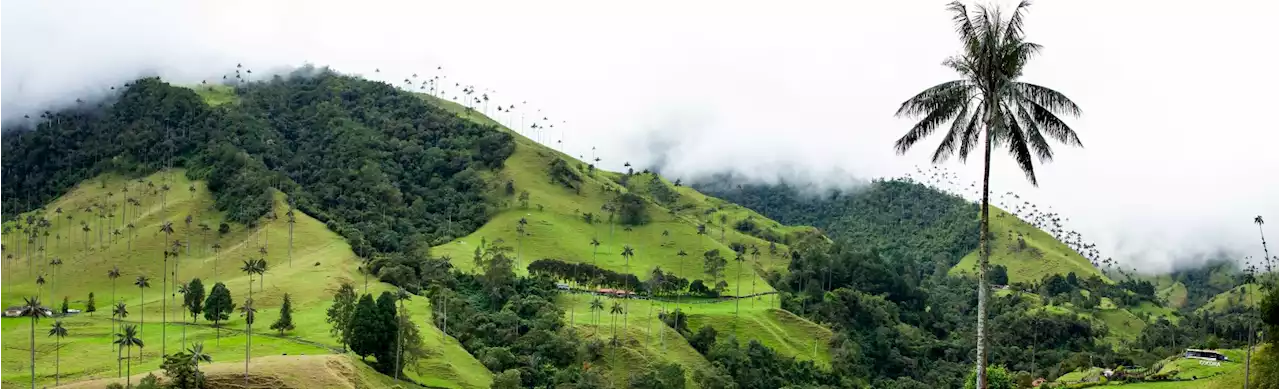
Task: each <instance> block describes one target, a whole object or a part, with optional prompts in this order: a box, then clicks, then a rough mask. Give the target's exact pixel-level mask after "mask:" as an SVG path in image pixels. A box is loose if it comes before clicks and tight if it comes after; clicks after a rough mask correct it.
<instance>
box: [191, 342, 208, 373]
mask: <svg viewBox="0 0 1280 389" xmlns="http://www.w3.org/2000/svg"><path fill="white" fill-rule="evenodd" d="M187 354H191V364H193V365H195V366H196V371H200V362H206V363H208V362H213V356H212V355H209V354H206V353H205V352H204V342H195V343H192V344H191V348H189V349H187Z"/></svg>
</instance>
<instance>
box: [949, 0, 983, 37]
mask: <svg viewBox="0 0 1280 389" xmlns="http://www.w3.org/2000/svg"><path fill="white" fill-rule="evenodd" d="M947 10H948V11H951V13H952V15H951V21H952V22H954V23H955V25H956V34H959V35H960V40H961V41H964V42H965V44H968V43H969V42H973V41H976V40H977V39H978V36H977V34H976V33H975V29H974V27H973V20H972V19H970V18H969V7H967V6H965V5H964V3H962V2H960V1H958V0H957V1H953V2H951V4H947Z"/></svg>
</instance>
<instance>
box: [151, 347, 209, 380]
mask: <svg viewBox="0 0 1280 389" xmlns="http://www.w3.org/2000/svg"><path fill="white" fill-rule="evenodd" d="M160 368H161V369H164V375H165V377H167V379H166V380H165V387H168V388H173V389H201V388H204V387H205V380H204V373H203V372H201V371H200V370H199V369H197V368H196V364H195V361H193V360H192V359H191V355H190V354H187V353H184V352H178V353H177V354H170V355H165V356H164V362H163V363H162V364H161V365H160Z"/></svg>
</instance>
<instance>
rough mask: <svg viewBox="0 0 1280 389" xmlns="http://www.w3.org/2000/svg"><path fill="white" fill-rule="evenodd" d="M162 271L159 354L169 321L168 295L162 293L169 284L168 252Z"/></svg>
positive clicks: (162, 348) (162, 353)
mask: <svg viewBox="0 0 1280 389" xmlns="http://www.w3.org/2000/svg"><path fill="white" fill-rule="evenodd" d="M168 236H169V235H168V234H165V240H166V241H168V240H169V239H168ZM163 272H164V274H161V275H160V290H161V292H160V355H165V352H164V343H165V342H164V340H165V327H168V325H166V324H165V323H166V322H168V321H169V296H165V295H164V293H166V292H168V291H169V285H168V282H169V255H168V254H166V255H165V256H164V268H163Z"/></svg>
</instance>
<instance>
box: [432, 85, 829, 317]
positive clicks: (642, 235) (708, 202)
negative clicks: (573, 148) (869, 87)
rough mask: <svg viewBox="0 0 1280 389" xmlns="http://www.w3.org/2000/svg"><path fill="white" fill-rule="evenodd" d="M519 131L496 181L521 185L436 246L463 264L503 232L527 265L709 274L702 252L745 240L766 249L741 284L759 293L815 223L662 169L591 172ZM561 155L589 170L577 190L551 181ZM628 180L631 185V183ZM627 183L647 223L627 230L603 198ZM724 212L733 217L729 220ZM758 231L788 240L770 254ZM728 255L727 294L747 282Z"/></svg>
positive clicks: (461, 111) (500, 190)
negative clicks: (613, 219)
mask: <svg viewBox="0 0 1280 389" xmlns="http://www.w3.org/2000/svg"><path fill="white" fill-rule="evenodd" d="M423 98H424V99H427V100H428V101H430V102H433V103H435V104H437V105H439V106H441V107H444V108H445V109H447V110H450V111H453V112H455V113H457V114H458V115H460V116H462V117H464V118H468V119H471V120H475V121H477V122H479V123H483V124H490V125H495V126H499V127H500V128H503V129H504V130H505V131H511V130H510V129H506V128H505V127H501V125H500V124H498V123H497V122H494V121H493V120H492V119H490V118H488V117H485V116H484V115H481V114H480V113H478V112H475V111H471V110H467V109H466V108H464V107H461V106H459V105H457V104H455V103H452V102H448V101H443V100H440V99H436V98H433V97H431V96H426V95H424V96H423ZM512 133H513V134H514V132H512ZM515 138H516V149H515V153H514V154H512V155H511V157H510V158H508V159H507V161H506V163H505V165H504V167H503V168H502V169H501V170H500V171H499V172H498V174H497V175H498V179H497V182H508V181H509V182H511V184H512V187H513V188H514V193H515V194H508V193H506V188H505V186H504V185H500V186H499V187H496V188H493V196H495V197H498V198H500V199H502V202H503V203H504V205H505V206H504V207H503V209H502V210H500V211H499V212H498V213H497V214H496V215H494V216H493V217H492V218H491V219H490V220H489V222H487V223H485V225H484V226H483V227H481V228H480V229H479V230H477V231H475V232H473V233H471V234H470V235H467V236H464V237H461V238H459V239H456V240H454V241H451V242H449V243H446V244H443V245H439V246H436V247H434V248H433V249H432V250H433V252H434V253H436V254H437V255H447V256H449V257H450V258H453V260H454V261H453V262H454V265H455V266H457V267H459V268H461V269H464V270H466V269H471V268H472V267H473V266H474V264H473V262H472V261H471V258H472V257H473V255H474V251H475V248H476V245H478V244H480V241H481V239H485V240H487V241H493V240H495V239H502V240H503V241H504V242H506V243H507V244H509V245H511V246H512V247H518V248H519V252H520V255H519V257H520V265H521V266H520V269H521V270H520V271H523V266H524V265H527V264H528V263H529V262H532V261H533V260H537V259H541V258H555V259H561V260H565V261H576V262H593V263H597V264H598V266H600V267H602V268H606V269H610V270H614V271H619V272H631V273H634V274H636V275H637V276H639V277H640V278H641V279H642V280H643V279H646V278H648V277H647V275H648V274H649V272H650V271H651V270H653V268H654V267H655V266H660V267H662V269H663V270H665V271H674V272H675V273H676V274H679V275H680V276H681V277H684V278H688V279H690V280H694V279H705V280H708V281H710V278H709V277H708V276H707V275H706V274H705V273H704V272H703V270H702V255H701V254H702V253H703V252H705V251H707V250H712V249H719V250H720V251H721V253H722V254H731V253H732V251H731V249H730V248H729V245H730V244H731V243H741V244H743V245H746V246H755V247H756V248H757V249H759V250H760V252H761V255H760V257H759V261H758V262H756V261H753V260H752V259H751V258H748V261H750V262H747V263H745V264H744V266H743V269H744V270H743V272H742V278H741V283H742V292H741V293H742V294H743V295H747V294H751V293H752V292H751V291H752V290H753V285H754V290H755V293H762V292H769V291H772V288H770V286H769V285H768V284H767V283H766V282H765V281H764V279H763V277H764V274H765V272H767V271H769V270H774V271H785V270H786V265H787V263H788V260H787V258H786V256H785V255H784V254H785V253H786V252H787V249H786V248H787V246H786V244H785V242H787V241H790V240H794V239H798V238H799V236H801V235H804V234H807V233H812V232H813V231H814V230H813V229H812V228H810V227H792V226H783V225H781V224H779V223H777V222H774V221H772V220H768V219H767V218H765V217H763V216H760V215H759V214H757V213H755V212H752V211H750V210H747V209H745V208H742V207H739V206H736V205H732V204H729V203H727V202H724V201H723V200H719V199H715V198H710V197H707V196H705V195H703V194H701V193H699V192H697V191H695V190H693V189H690V188H688V187H683V186H681V187H676V186H675V185H674V184H673V183H671V182H669V181H666V180H664V179H662V178H661V177H657V176H656V175H654V174H643V173H636V174H633V175H631V176H630V177H627V174H625V173H616V172H608V171H603V170H598V169H597V170H594V171H591V169H588V168H587V165H586V164H585V163H583V162H581V161H578V160H577V159H575V158H572V157H570V156H569V155H566V154H564V153H561V152H558V151H556V150H552V149H550V148H547V147H545V146H542V145H541V144H538V143H537V142H534V141H533V140H531V139H528V138H526V137H523V136H520V135H519V134H516V135H515ZM556 160H563V161H565V162H566V163H567V164H568V166H569V167H570V168H571V169H572V170H573V171H574V172H576V174H577V175H578V176H579V177H581V179H582V183H581V184H580V185H579V186H578V189H577V190H575V189H570V188H567V187H565V186H563V185H561V184H558V183H555V182H553V181H552V178H551V176H550V173H549V166H550V165H551V164H552V163H553V162H555V161H556ZM624 181H625V182H626V185H624V184H623V182H624ZM658 187H661V188H665V189H666V190H670V191H671V192H673V193H675V194H676V197H675V198H674V199H668V200H667V201H664V200H662V199H659V198H656V197H651V196H650V195H649V190H650V189H651V188H658ZM521 192H528V194H529V196H528V205H527V206H524V204H521V202H520V201H519V193H521ZM624 192H633V193H636V194H639V195H641V196H643V197H644V198H645V200H646V202H647V204H646V208H647V209H646V212H647V214H648V219H649V220H650V222H649V223H647V224H644V225H641V226H636V227H634V228H632V229H631V230H630V231H627V230H626V228H625V227H624V226H623V225H621V224H619V223H610V222H609V220H610V219H609V214H608V213H607V212H605V211H603V210H602V207H603V206H605V204H606V203H609V202H610V201H612V200H613V199H614V198H615V197H616V196H617V195H618V193H624ZM584 213H592V214H593V216H594V219H595V220H594V222H593V223H591V224H588V223H587V222H586V221H585V220H584V218H583V214H584ZM722 215H723V216H724V217H725V218H724V220H725V222H721V218H720V217H721V216H722ZM521 218H524V219H525V220H526V221H527V222H528V224H527V226H526V227H525V234H524V235H523V236H521V235H520V234H518V233H517V231H516V229H517V226H518V222H519V220H520V219H521ZM748 219H750V220H752V222H753V223H755V224H756V225H758V226H761V227H762V229H763V231H766V232H756V233H755V234H754V235H753V234H747V233H744V232H740V231H738V230H737V229H735V228H734V225H735V224H737V223H738V222H739V221H742V220H748ZM700 223H706V224H707V234H706V235H704V236H700V235H698V234H697V232H696V231H697V225H698V224H700ZM664 232H665V233H666V234H664ZM760 236H775V237H778V239H777V240H780V241H783V242H782V243H781V244H778V245H777V254H773V255H771V254H770V253H769V246H770V242H769V241H766V240H764V239H761V237H760ZM593 238H595V239H598V240H599V241H600V246H599V247H598V248H595V247H593V246H591V245H590V242H591V240H592V239H593ZM626 245H629V246H631V247H632V249H633V250H634V251H635V254H636V255H635V257H633V258H632V260H631V263H630V264H629V265H628V264H627V263H626V261H625V260H624V258H623V257H622V256H621V255H620V253H621V252H622V248H623V246H626ZM593 250H594V254H593ZM682 250H683V251H685V252H687V253H688V254H690V255H689V256H687V257H685V258H684V260H683V264H682V263H681V262H682V261H681V257H679V256H677V255H676V254H677V253H678V252H680V251H682ZM729 258H730V263H729V266H728V268H727V269H726V271H725V281H726V282H727V283H728V284H729V287H728V291H727V292H726V294H729V295H736V294H738V282H739V281H738V277H737V273H736V271H737V268H736V266H737V264H736V263H734V262H733V260H732V255H729ZM709 283H711V284H713V283H712V282H709Z"/></svg>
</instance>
